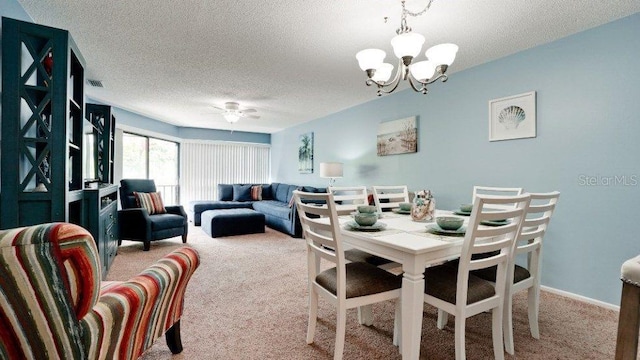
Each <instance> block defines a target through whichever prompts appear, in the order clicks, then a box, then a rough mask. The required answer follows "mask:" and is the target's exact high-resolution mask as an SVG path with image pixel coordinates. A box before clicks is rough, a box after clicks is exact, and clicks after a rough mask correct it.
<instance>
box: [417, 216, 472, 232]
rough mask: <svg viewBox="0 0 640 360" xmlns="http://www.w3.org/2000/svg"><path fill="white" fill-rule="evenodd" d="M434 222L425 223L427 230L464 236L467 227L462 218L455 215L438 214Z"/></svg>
mask: <svg viewBox="0 0 640 360" xmlns="http://www.w3.org/2000/svg"><path fill="white" fill-rule="evenodd" d="M435 220H436V221H435V222H434V223H430V224H428V225H426V228H427V232H429V233H431V234H436V235H445V236H464V234H465V233H466V231H467V227H466V226H464V219H463V218H460V217H456V216H438V217H436V219H435Z"/></svg>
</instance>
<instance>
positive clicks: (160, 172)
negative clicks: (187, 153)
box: [122, 133, 180, 205]
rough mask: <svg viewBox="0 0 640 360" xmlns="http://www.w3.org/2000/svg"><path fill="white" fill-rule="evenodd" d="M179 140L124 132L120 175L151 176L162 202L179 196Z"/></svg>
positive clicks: (173, 202) (170, 202) (171, 201)
mask: <svg viewBox="0 0 640 360" xmlns="http://www.w3.org/2000/svg"><path fill="white" fill-rule="evenodd" d="M178 152H179V151H178V143H176V142H173V141H167V140H161V139H156V138H152V137H148V136H142V135H136V134H131V133H124V134H123V136H122V161H123V164H122V178H123V179H153V180H154V181H155V183H156V188H157V190H158V192H160V193H161V194H162V200H163V202H164V204H165V205H177V204H179V203H180V199H179V179H178V173H179V172H178V169H179V162H178V156H179V155H178Z"/></svg>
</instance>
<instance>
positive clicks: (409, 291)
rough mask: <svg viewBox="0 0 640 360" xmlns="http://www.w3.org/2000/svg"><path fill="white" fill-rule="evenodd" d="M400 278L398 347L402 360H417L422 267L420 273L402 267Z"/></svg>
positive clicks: (422, 287) (422, 279)
mask: <svg viewBox="0 0 640 360" xmlns="http://www.w3.org/2000/svg"><path fill="white" fill-rule="evenodd" d="M403 270H404V276H403V277H402V297H401V301H402V308H401V317H402V335H401V337H400V345H401V349H402V359H403V360H407V359H410V360H418V358H419V357H420V335H421V334H422V311H423V308H424V274H423V272H424V266H423V267H422V268H421V271H418V269H416V268H415V267H414V269H407V268H406V266H403Z"/></svg>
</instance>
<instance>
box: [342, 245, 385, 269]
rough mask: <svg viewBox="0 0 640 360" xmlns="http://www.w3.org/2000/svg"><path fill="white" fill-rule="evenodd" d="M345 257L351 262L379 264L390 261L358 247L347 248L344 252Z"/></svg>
mask: <svg viewBox="0 0 640 360" xmlns="http://www.w3.org/2000/svg"><path fill="white" fill-rule="evenodd" d="M344 257H345V259H347V260H349V261H351V262H363V263H367V264H371V265H374V266H380V265H384V264H388V263H390V262H392V261H391V260H389V259H385V258H383V257H380V256H376V255H372V254H369V253H368V252H366V251H362V250H358V249H349V250H346V251H345V252H344Z"/></svg>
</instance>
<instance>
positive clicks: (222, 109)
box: [211, 105, 227, 111]
mask: <svg viewBox="0 0 640 360" xmlns="http://www.w3.org/2000/svg"><path fill="white" fill-rule="evenodd" d="M211 107H212V108H214V109H216V110H220V111H225V110H227V109H225V108H221V107H217V106H215V105H211Z"/></svg>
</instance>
